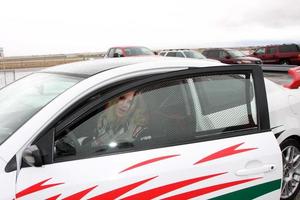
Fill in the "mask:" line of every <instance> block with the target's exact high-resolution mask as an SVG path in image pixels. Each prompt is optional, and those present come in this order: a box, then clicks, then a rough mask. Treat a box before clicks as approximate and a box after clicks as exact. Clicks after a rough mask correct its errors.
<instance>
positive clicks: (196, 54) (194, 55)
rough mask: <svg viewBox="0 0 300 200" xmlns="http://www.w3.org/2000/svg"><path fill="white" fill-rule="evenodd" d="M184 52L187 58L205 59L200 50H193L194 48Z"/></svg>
mask: <svg viewBox="0 0 300 200" xmlns="http://www.w3.org/2000/svg"><path fill="white" fill-rule="evenodd" d="M184 54H185V56H186V57H187V58H198V59H205V58H206V57H205V56H203V55H202V54H201V53H200V52H198V51H194V50H190V51H184Z"/></svg>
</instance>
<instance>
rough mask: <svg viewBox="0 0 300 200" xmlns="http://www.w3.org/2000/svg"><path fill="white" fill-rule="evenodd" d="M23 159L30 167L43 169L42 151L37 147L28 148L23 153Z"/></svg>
mask: <svg viewBox="0 0 300 200" xmlns="http://www.w3.org/2000/svg"><path fill="white" fill-rule="evenodd" d="M22 158H23V160H24V161H25V162H26V164H28V165H29V166H32V167H41V166H42V165H43V159H42V155H41V151H40V149H39V148H38V146H37V145H31V146H29V147H27V148H26V149H25V150H24V152H23V156H22Z"/></svg>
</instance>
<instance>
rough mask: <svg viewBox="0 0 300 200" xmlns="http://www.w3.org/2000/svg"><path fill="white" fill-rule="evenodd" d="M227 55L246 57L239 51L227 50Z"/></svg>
mask: <svg viewBox="0 0 300 200" xmlns="http://www.w3.org/2000/svg"><path fill="white" fill-rule="evenodd" d="M228 53H229V54H230V55H231V56H232V57H244V56H246V55H245V54H244V53H243V52H241V51H239V50H228Z"/></svg>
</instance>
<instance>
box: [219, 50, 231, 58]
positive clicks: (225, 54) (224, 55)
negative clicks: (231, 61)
mask: <svg viewBox="0 0 300 200" xmlns="http://www.w3.org/2000/svg"><path fill="white" fill-rule="evenodd" d="M228 55H229V54H228V53H227V52H226V51H223V50H221V51H219V58H226V56H228Z"/></svg>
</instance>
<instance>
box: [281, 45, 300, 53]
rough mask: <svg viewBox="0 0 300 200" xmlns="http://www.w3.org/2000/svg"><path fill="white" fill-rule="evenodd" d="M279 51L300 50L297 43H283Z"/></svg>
mask: <svg viewBox="0 0 300 200" xmlns="http://www.w3.org/2000/svg"><path fill="white" fill-rule="evenodd" d="M279 51H280V52H282V53H286V52H299V48H298V46H297V45H281V46H279Z"/></svg>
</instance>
